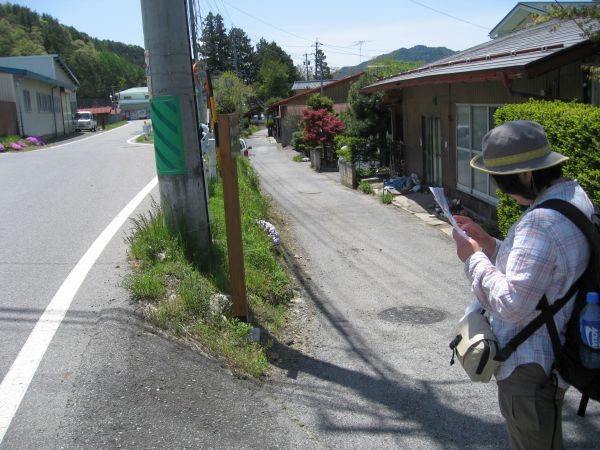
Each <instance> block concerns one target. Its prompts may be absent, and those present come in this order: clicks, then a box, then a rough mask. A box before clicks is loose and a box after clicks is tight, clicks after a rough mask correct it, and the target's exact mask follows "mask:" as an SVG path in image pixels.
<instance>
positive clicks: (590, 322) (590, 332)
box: [579, 292, 600, 369]
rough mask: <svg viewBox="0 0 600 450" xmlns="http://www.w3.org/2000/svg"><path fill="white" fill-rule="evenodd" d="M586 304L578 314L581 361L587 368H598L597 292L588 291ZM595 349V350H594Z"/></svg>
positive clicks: (599, 326) (599, 309) (599, 324)
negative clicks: (581, 344)
mask: <svg viewBox="0 0 600 450" xmlns="http://www.w3.org/2000/svg"><path fill="white" fill-rule="evenodd" d="M585 300H586V305H585V307H584V308H583V310H582V311H581V315H580V316H579V332H580V333H581V341H582V343H583V346H582V348H581V349H580V351H581V362H582V363H583V365H584V366H585V367H587V368H588V369H598V368H600V304H599V303H598V300H599V299H598V293H597V292H588V293H587V296H586V299H585ZM594 350H595V351H594Z"/></svg>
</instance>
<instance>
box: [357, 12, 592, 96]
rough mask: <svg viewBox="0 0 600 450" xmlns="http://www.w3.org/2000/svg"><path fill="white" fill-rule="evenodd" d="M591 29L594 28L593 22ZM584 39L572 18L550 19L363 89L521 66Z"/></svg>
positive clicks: (425, 82) (380, 89)
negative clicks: (564, 19) (563, 19)
mask: <svg viewBox="0 0 600 450" xmlns="http://www.w3.org/2000/svg"><path fill="white" fill-rule="evenodd" d="M588 26H591V28H592V29H595V30H598V29H599V27H598V23H597V22H594V23H593V24H592V25H588ZM586 41H588V38H587V37H586V36H585V35H584V33H583V32H582V30H581V28H580V25H578V24H577V23H575V22H574V21H572V20H566V21H558V20H553V21H550V22H547V23H545V24H541V25H538V26H535V27H532V28H528V29H524V30H521V31H516V32H514V33H511V34H508V35H506V36H504V37H501V38H497V39H494V40H492V41H489V42H486V43H483V44H480V45H477V46H475V47H472V48H470V49H468V50H464V51H462V52H459V53H456V54H454V55H452V56H449V57H447V58H444V59H440V60H438V61H435V62H433V63H431V64H429V65H427V66H424V67H420V68H418V69H414V70H410V71H407V72H402V73H400V74H398V75H394V76H392V77H388V78H385V79H383V80H380V81H378V82H376V83H373V84H371V85H369V86H367V87H365V88H364V89H363V92H376V91H382V90H387V89H390V88H392V87H393V86H394V85H398V86H400V85H401V84H402V82H405V81H407V80H416V79H420V80H423V83H422V84H427V80H428V79H434V78H436V77H442V76H446V75H456V74H473V73H477V72H485V71H504V70H509V69H520V70H522V69H525V68H526V66H527V65H528V64H531V63H534V62H537V61H541V60H543V59H545V58H548V57H550V56H551V55H553V54H555V53H558V52H563V51H567V50H568V49H570V48H572V47H574V46H576V45H578V44H581V43H583V42H586Z"/></svg>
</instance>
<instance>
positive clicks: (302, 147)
mask: <svg viewBox="0 0 600 450" xmlns="http://www.w3.org/2000/svg"><path fill="white" fill-rule="evenodd" d="M291 144H292V147H294V150H296V151H297V152H301V153H304V154H305V155H307V156H308V154H309V152H310V145H309V143H308V142H307V141H305V140H304V131H294V132H293V133H292V140H291Z"/></svg>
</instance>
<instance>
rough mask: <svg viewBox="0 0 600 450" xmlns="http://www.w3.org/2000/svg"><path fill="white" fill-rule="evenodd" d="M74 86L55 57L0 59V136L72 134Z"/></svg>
mask: <svg viewBox="0 0 600 450" xmlns="http://www.w3.org/2000/svg"><path fill="white" fill-rule="evenodd" d="M78 87H79V81H78V80H77V78H76V77H75V75H74V74H73V72H71V70H70V69H69V67H68V66H67V65H66V63H65V62H64V61H63V60H62V59H61V58H60V57H59V56H58V55H34V56H13V57H5V58H0V134H2V135H7V134H19V135H21V136H25V135H30V136H43V137H46V138H48V137H56V136H61V135H64V134H69V133H72V132H73V131H74V126H73V120H72V117H73V112H74V111H75V105H76V104H77V100H76V96H75V95H76V94H75V93H76V90H77V89H78Z"/></svg>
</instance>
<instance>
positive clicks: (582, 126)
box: [494, 100, 600, 235]
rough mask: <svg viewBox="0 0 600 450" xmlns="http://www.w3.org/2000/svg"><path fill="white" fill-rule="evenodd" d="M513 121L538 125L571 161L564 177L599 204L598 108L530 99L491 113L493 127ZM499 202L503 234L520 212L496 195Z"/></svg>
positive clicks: (552, 143) (512, 203) (553, 145)
mask: <svg viewBox="0 0 600 450" xmlns="http://www.w3.org/2000/svg"><path fill="white" fill-rule="evenodd" d="M513 120H534V121H536V122H539V123H540V124H541V125H542V126H543V127H544V130H545V131H546V134H547V135H548V140H549V141H550V144H551V145H552V149H553V150H554V151H557V152H559V153H562V154H563V155H565V156H568V157H569V158H570V159H569V161H567V162H566V163H565V165H564V168H563V175H564V176H566V177H569V178H574V179H577V180H578V181H579V183H580V184H581V186H582V187H583V189H584V190H585V191H586V192H587V194H588V195H589V196H590V198H591V199H592V201H593V202H594V203H595V204H596V205H600V152H598V149H599V148H600V107H597V106H593V105H587V104H582V103H576V102H562V101H559V100H555V101H540V100H530V101H529V102H527V103H519V104H513V105H505V106H502V107H501V108H498V109H497V110H496V112H495V113H494V122H495V124H496V125H500V124H502V123H504V122H509V121H513ZM498 200H499V204H498V226H499V228H500V230H501V232H502V233H503V234H504V235H505V234H506V232H507V231H508V229H509V228H510V225H512V224H513V223H514V221H515V220H516V218H518V217H519V215H520V213H519V214H517V213H518V212H519V211H522V210H521V208H520V207H519V206H518V205H517V204H516V202H513V201H512V200H511V199H509V198H507V197H506V196H504V195H499V197H498ZM515 205H516V206H515Z"/></svg>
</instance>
